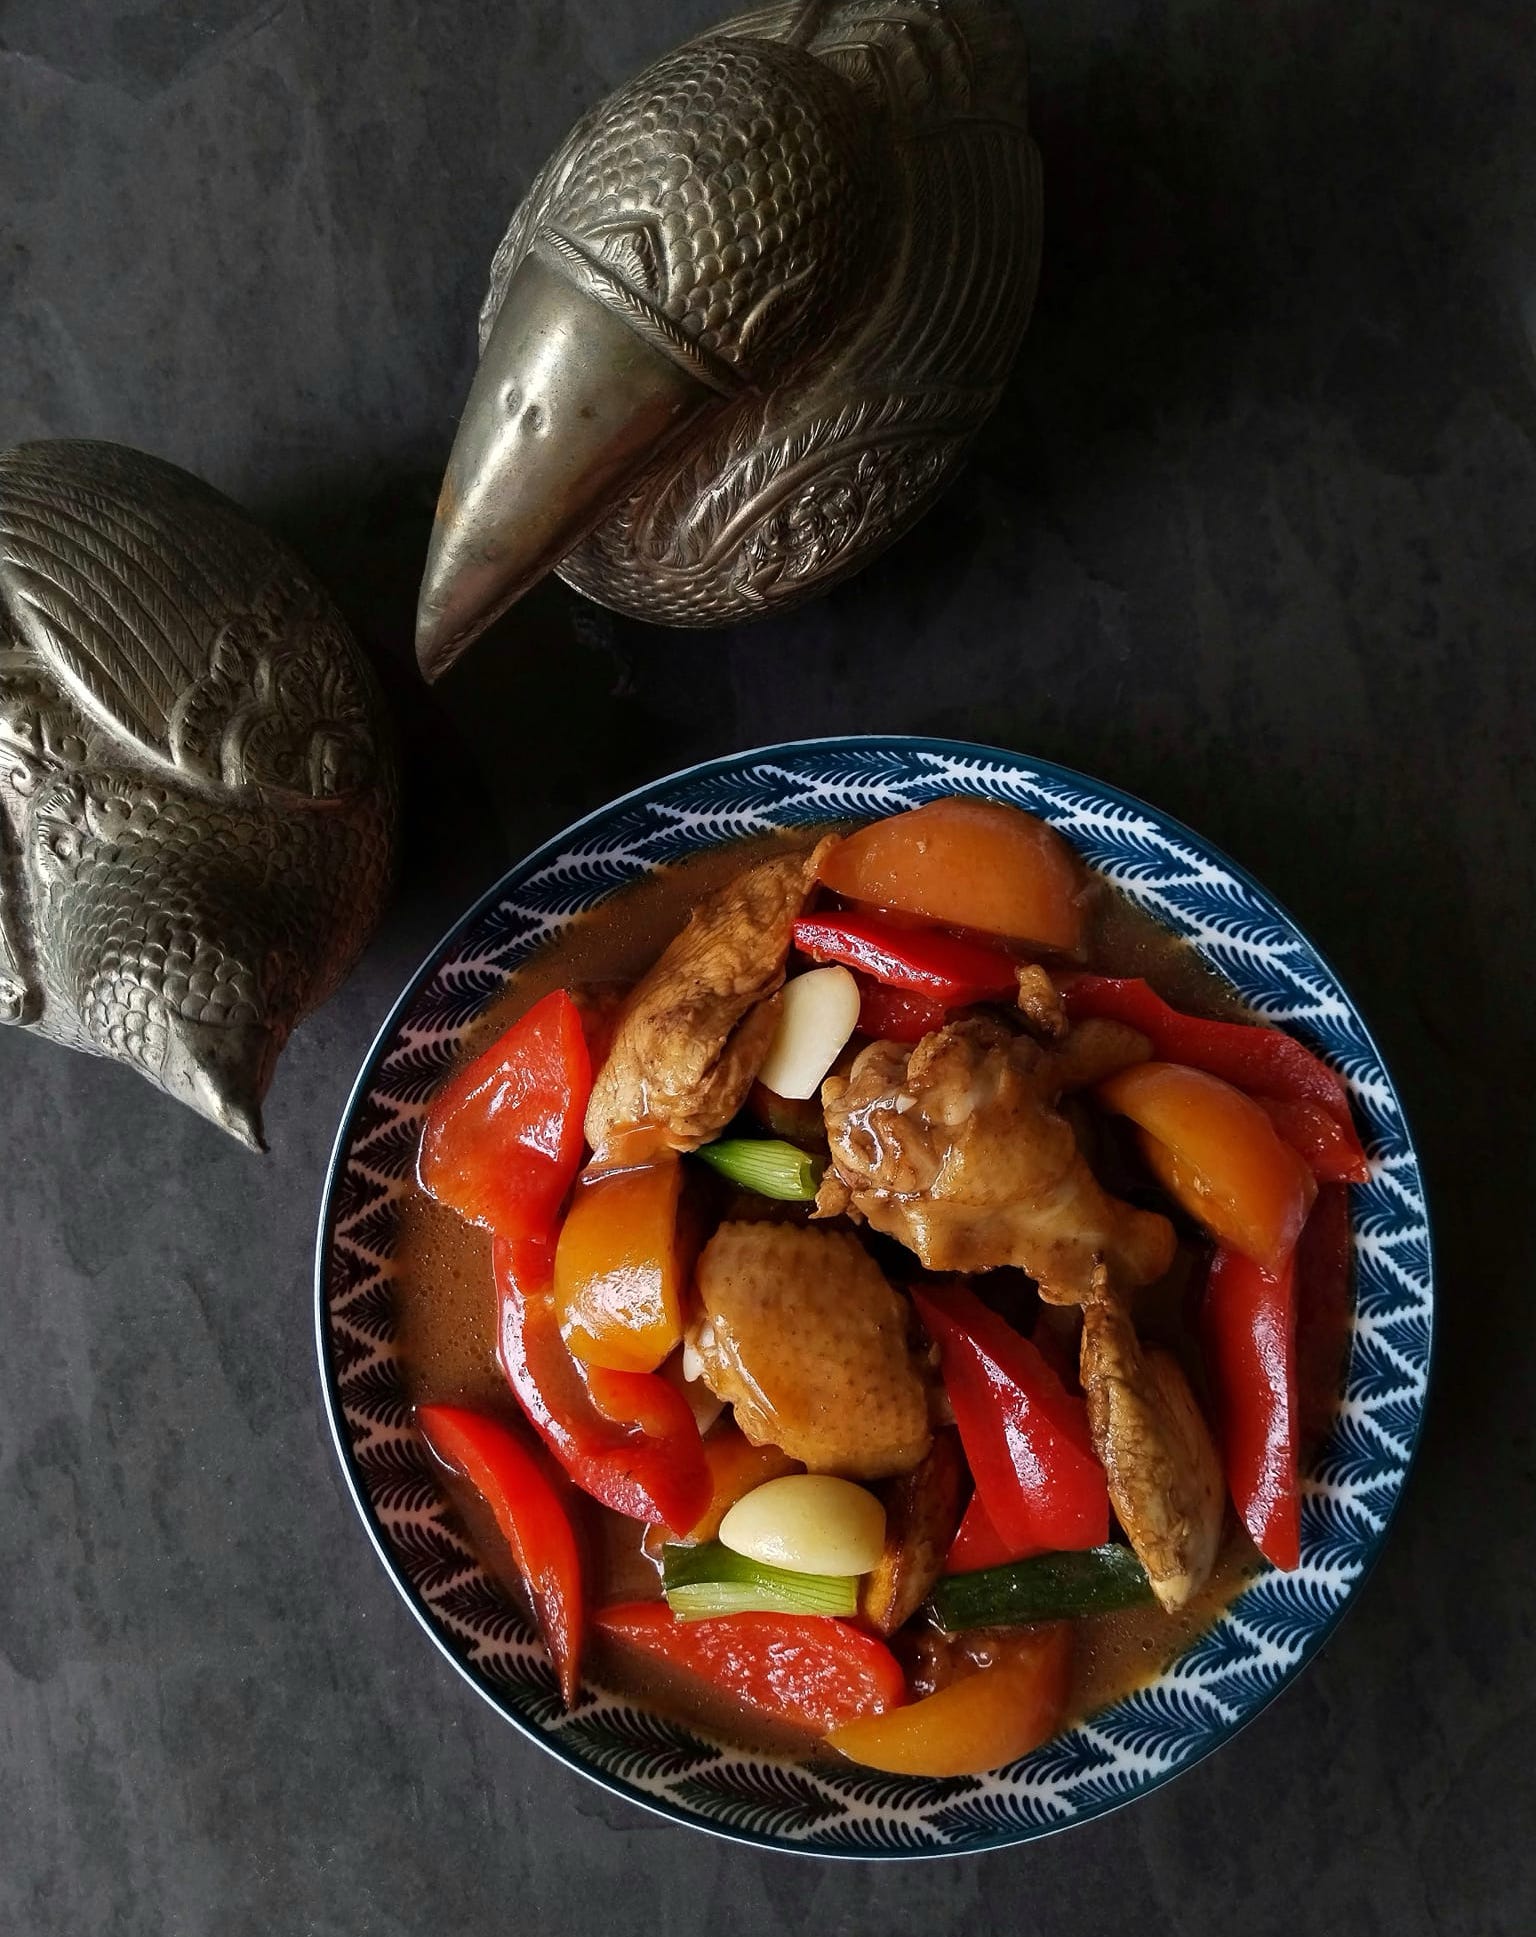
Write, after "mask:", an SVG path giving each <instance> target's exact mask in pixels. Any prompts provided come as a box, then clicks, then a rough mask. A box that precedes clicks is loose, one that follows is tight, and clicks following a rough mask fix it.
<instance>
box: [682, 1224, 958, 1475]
mask: <svg viewBox="0 0 1536 1937" xmlns="http://www.w3.org/2000/svg"><path fill="white" fill-rule="evenodd" d="M698 1291H699V1303H700V1306H701V1308H702V1309H701V1311H700V1314H699V1316H698V1318H697V1319H696V1320H695V1321H694V1324H693V1326H692V1328H691V1330H690V1333H689V1342H690V1343H691V1345H692V1346H693V1349H694V1351H695V1352H697V1354H698V1356H699V1359H700V1361H701V1362H702V1365H703V1378H704V1383H705V1384H706V1385H707V1386H708V1387H709V1389H710V1391H711V1392H713V1393H714V1394H715V1396H716V1397H717V1398H720V1399H723V1400H725V1402H726V1403H727V1404H728V1405H731V1406H734V1407H735V1409H736V1423H737V1425H738V1426H740V1427H741V1429H742V1431H743V1432H744V1433H745V1434H746V1435H747V1437H748V1439H750V1440H753V1441H755V1442H756V1443H758V1444H759V1445H762V1444H772V1445H774V1446H779V1447H782V1449H783V1450H784V1451H785V1452H786V1453H788V1454H789V1455H790V1456H791V1458H793V1459H798V1460H800V1461H802V1462H803V1463H804V1464H805V1465H806V1466H807V1467H809V1469H810V1470H811V1471H812V1472H813V1473H839V1474H842V1475H844V1476H845V1477H846V1478H849V1479H857V1480H878V1479H885V1478H888V1477H890V1476H891V1475H893V1474H897V1473H906V1472H909V1471H910V1470H911V1469H912V1468H913V1467H914V1466H916V1465H917V1464H918V1462H919V1461H920V1460H921V1459H922V1458H923V1457H924V1455H925V1454H926V1453H927V1451H928V1448H929V1444H930V1434H929V1430H928V1394H927V1389H926V1387H925V1385H924V1381H923V1377H922V1373H921V1371H920V1369H919V1364H918V1360H917V1357H916V1355H915V1354H914V1352H913V1350H912V1347H911V1344H910V1342H909V1338H908V1309H907V1305H906V1301H905V1300H904V1299H902V1298H900V1297H899V1296H898V1295H897V1294H896V1293H895V1292H894V1291H893V1290H892V1289H891V1287H890V1286H889V1285H888V1284H887V1283H886V1281H885V1278H884V1276H883V1274H882V1273H881V1270H880V1267H879V1266H878V1265H877V1264H876V1263H875V1261H874V1259H873V1258H872V1257H870V1255H869V1253H868V1252H867V1251H866V1250H865V1249H864V1247H863V1246H862V1245H861V1244H860V1243H859V1241H858V1239H857V1238H856V1237H853V1236H851V1235H850V1234H849V1233H848V1232H846V1231H825V1230H816V1229H811V1228H808V1227H806V1226H804V1225H792V1224H722V1225H721V1226H720V1228H719V1230H718V1231H716V1233H715V1235H714V1236H713V1237H712V1238H711V1239H710V1241H709V1243H708V1244H707V1245H706V1246H705V1247H704V1251H703V1254H702V1255H701V1257H700V1258H699V1266H698Z"/></svg>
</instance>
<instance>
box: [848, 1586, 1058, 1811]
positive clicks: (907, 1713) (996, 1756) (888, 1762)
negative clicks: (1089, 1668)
mask: <svg viewBox="0 0 1536 1937" xmlns="http://www.w3.org/2000/svg"><path fill="white" fill-rule="evenodd" d="M1071 1684H1072V1626H1071V1623H1070V1622H1067V1621H1058V1622H1054V1623H1052V1624H1050V1625H1049V1626H1044V1627H1038V1628H1034V1629H1032V1630H1028V1631H1026V1632H1024V1633H1021V1634H1019V1635H1017V1636H1014V1637H1013V1638H1012V1639H1011V1640H1010V1643H1009V1645H1008V1648H1007V1650H1006V1652H1005V1653H1004V1655H1003V1657H1002V1659H1000V1660H999V1661H997V1662H996V1663H995V1664H994V1665H993V1666H991V1667H988V1668H982V1669H979V1670H978V1671H977V1672H976V1673H974V1674H970V1675H966V1676H965V1677H964V1678H963V1679H962V1680H959V1681H954V1682H951V1683H950V1685H949V1687H947V1688H941V1689H940V1690H939V1692H938V1693H937V1694H936V1695H929V1696H927V1697H926V1698H925V1699H924V1700H922V1701H920V1702H910V1703H908V1704H907V1706H906V1707H904V1708H895V1709H889V1710H887V1711H886V1712H885V1713H884V1714H883V1715H871V1716H865V1717H862V1718H861V1719H860V1720H858V1721H856V1722H846V1723H844V1724H843V1726H842V1727H841V1728H836V1729H833V1731H832V1733H831V1734H830V1735H829V1736H828V1737H827V1743H828V1746H829V1747H831V1748H834V1749H838V1750H840V1751H841V1753H842V1754H844V1755H846V1756H847V1757H848V1758H849V1759H850V1760H851V1761H853V1762H861V1763H863V1764H864V1765H865V1766H866V1767H868V1768H871V1769H888V1770H890V1771H891V1772H892V1773H893V1774H896V1775H905V1776H972V1775H985V1774H987V1773H988V1772H989V1771H990V1770H993V1769H1000V1768H1002V1767H1004V1766H1005V1765H1006V1764H1007V1763H1010V1762H1015V1761H1017V1760H1018V1758H1019V1757H1020V1756H1021V1755H1028V1754H1029V1752H1030V1750H1031V1749H1037V1748H1039V1746H1040V1744H1041V1743H1042V1742H1046V1741H1049V1740H1050V1738H1051V1737H1052V1736H1053V1735H1054V1734H1055V1733H1056V1731H1057V1729H1059V1728H1060V1727H1061V1724H1062V1721H1063V1719H1064V1718H1065V1715H1066V1711H1067V1696H1068V1693H1069V1691H1070V1688H1071Z"/></svg>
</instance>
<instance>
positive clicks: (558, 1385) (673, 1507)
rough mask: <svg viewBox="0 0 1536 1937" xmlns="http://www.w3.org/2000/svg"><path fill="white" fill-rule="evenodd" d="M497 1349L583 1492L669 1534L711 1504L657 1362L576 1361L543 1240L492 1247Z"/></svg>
mask: <svg viewBox="0 0 1536 1937" xmlns="http://www.w3.org/2000/svg"><path fill="white" fill-rule="evenodd" d="M491 1265H492V1270H493V1272H494V1275H495V1280H496V1296H497V1301H498V1307H499V1323H498V1330H497V1357H498V1359H499V1361H500V1364H501V1369H502V1371H503V1372H504V1373H505V1374H506V1378H507V1383H508V1384H509V1385H510V1386H511V1388H512V1391H513V1392H514V1394H515V1395H516V1397H517V1401H518V1403H519V1405H520V1406H521V1407H522V1409H523V1412H524V1414H525V1415H526V1417H527V1419H528V1423H529V1424H530V1425H531V1426H532V1427H533V1429H534V1431H535V1432H537V1433H538V1435H539V1437H540V1438H541V1439H542V1440H543V1441H544V1444H545V1445H546V1446H547V1447H548V1448H549V1450H550V1451H551V1452H552V1453H553V1454H554V1456H555V1458H556V1459H557V1460H558V1461H559V1462H560V1464H561V1466H562V1467H563V1468H564V1469H565V1471H566V1472H567V1473H568V1474H569V1476H570V1477H571V1478H572V1479H573V1480H574V1481H575V1482H576V1484H577V1485H578V1486H579V1487H580V1488H581V1490H582V1491H583V1492H584V1493H589V1494H590V1495H591V1496H592V1498H593V1499H594V1500H599V1501H601V1503H602V1504H603V1505H604V1506H605V1507H609V1508H611V1509H612V1511H613V1512H615V1513H624V1514H628V1515H629V1516H630V1517H631V1518H632V1519H635V1520H643V1521H644V1522H646V1523H647V1525H660V1526H666V1527H669V1528H671V1529H672V1530H673V1532H674V1533H676V1534H679V1535H680V1534H682V1533H684V1532H685V1531H686V1530H687V1529H688V1528H689V1527H691V1526H693V1525H694V1523H695V1522H696V1521H697V1520H698V1518H699V1516H700V1514H702V1513H703V1512H704V1510H705V1508H706V1507H707V1506H708V1504H709V1496H710V1477H709V1468H708V1466H707V1465H706V1464H705V1460H704V1445H703V1441H702V1440H701V1439H700V1437H699V1428H698V1425H697V1423H696V1421H695V1419H694V1416H693V1414H692V1412H691V1411H690V1410H689V1406H688V1401H687V1400H686V1399H685V1398H684V1397H683V1395H682V1393H680V1392H679V1391H678V1390H677V1389H676V1387H674V1386H671V1385H669V1384H668V1383H667V1381H666V1380H665V1379H664V1378H662V1377H661V1375H660V1374H659V1373H656V1372H605V1371H602V1370H600V1369H598V1368H597V1367H592V1368H590V1369H586V1368H583V1367H582V1366H580V1365H578V1364H577V1362H576V1361H575V1359H573V1358H572V1357H571V1355H570V1353H569V1352H568V1351H567V1350H566V1345H565V1340H564V1339H563V1338H561V1336H560V1321H559V1317H558V1314H557V1313H556V1311H555V1300H554V1292H553V1289H552V1277H553V1269H554V1267H553V1261H552V1254H551V1247H550V1246H549V1245H547V1244H542V1245H536V1244H507V1243H504V1242H502V1241H501V1240H498V1241H497V1242H496V1243H495V1244H494V1245H493V1246H492V1247H491Z"/></svg>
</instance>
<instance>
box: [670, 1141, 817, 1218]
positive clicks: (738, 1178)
mask: <svg viewBox="0 0 1536 1937" xmlns="http://www.w3.org/2000/svg"><path fill="white" fill-rule="evenodd" d="M693 1154H694V1155H695V1156H696V1157H702V1158H703V1159H704V1161H705V1163H707V1164H708V1165H709V1166H710V1168H711V1169H712V1170H718V1171H719V1173H720V1175H721V1176H722V1177H728V1178H729V1179H730V1180H731V1182H732V1183H733V1184H740V1185H741V1187H742V1189H743V1190H755V1191H756V1192H757V1194H758V1195H759V1196H760V1197H777V1198H781V1199H783V1200H784V1201H785V1202H786V1203H799V1204H808V1203H809V1202H810V1201H811V1200H812V1199H813V1198H814V1197H815V1195H816V1192H817V1191H818V1189H819V1188H820V1186H821V1173H822V1169H823V1165H822V1162H821V1159H820V1158H819V1157H813V1156H812V1155H811V1153H810V1152H809V1151H808V1150H801V1149H798V1148H797V1147H796V1146H795V1145H794V1144H792V1143H785V1142H783V1141H782V1139H780V1138H778V1137H722V1138H720V1140H719V1141H718V1142H716V1143H706V1144H704V1145H703V1146H702V1147H701V1148H699V1149H698V1150H696V1151H695V1152H694V1153H693Z"/></svg>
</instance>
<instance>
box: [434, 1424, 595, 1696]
mask: <svg viewBox="0 0 1536 1937" xmlns="http://www.w3.org/2000/svg"><path fill="white" fill-rule="evenodd" d="M416 1424H417V1425H418V1426H419V1427H420V1429H421V1433H422V1436H423V1438H424V1439H425V1440H426V1442H427V1444H428V1446H430V1447H431V1449H432V1451H433V1452H434V1453H435V1454H436V1455H437V1457H438V1458H439V1459H440V1460H441V1461H442V1463H443V1464H444V1466H446V1467H448V1468H450V1470H451V1471H453V1472H455V1473H461V1474H463V1476H464V1478H465V1479H466V1480H468V1481H469V1483H470V1485H471V1486H472V1487H473V1488H474V1489H475V1491H476V1492H477V1493H478V1494H479V1495H480V1497H481V1499H482V1500H484V1501H485V1504H486V1505H487V1506H488V1507H489V1508H490V1510H491V1512H492V1514H493V1515H494V1517H495V1520H496V1525H497V1527H498V1528H499V1529H500V1532H501V1535H502V1538H503V1539H504V1540H505V1541H506V1543H507V1545H508V1546H509V1547H510V1548H511V1549H512V1558H513V1559H514V1560H515V1561H516V1563H517V1571H518V1572H519V1573H520V1574H521V1575H522V1577H523V1579H524V1581H526V1582H527V1585H528V1592H529V1594H530V1595H531V1597H532V1599H533V1609H534V1613H535V1614H536V1615H537V1616H538V1622H539V1632H540V1633H541V1634H542V1635H543V1637H544V1645H545V1647H546V1648H548V1650H549V1655H550V1659H551V1660H552V1661H553V1662H554V1665H555V1672H556V1674H557V1675H558V1676H559V1677H560V1693H561V1695H562V1696H563V1698H564V1700H565V1705H566V1707H567V1708H574V1707H575V1706H576V1699H577V1697H578V1695H579V1694H580V1693H581V1646H582V1630H583V1624H584V1614H583V1608H582V1595H581V1556H580V1554H579V1552H578V1550H577V1546H576V1532H575V1529H574V1527H573V1526H572V1525H571V1516H570V1513H569V1511H568V1510H567V1506H566V1501H565V1499H564V1497H563V1491H564V1482H563V1481H561V1482H558V1483H557V1482H556V1480H555V1479H554V1478H553V1477H552V1476H551V1475H550V1474H549V1473H548V1472H547V1471H546V1470H545V1468H544V1465H543V1462H542V1460H541V1459H539V1458H537V1457H536V1456H535V1455H534V1454H533V1452H531V1451H530V1449H529V1448H528V1447H526V1446H525V1445H524V1444H523V1443H522V1441H521V1440H520V1439H519V1438H518V1437H517V1435H516V1434H515V1433H512V1432H509V1431H508V1430H507V1428H506V1427H505V1426H504V1425H502V1423H501V1421H500V1420H499V1419H487V1418H486V1417H485V1416H484V1415H483V1414H481V1413H476V1412H469V1411H466V1410H465V1408H464V1407H462V1406H418V1407H417V1408H416Z"/></svg>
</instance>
